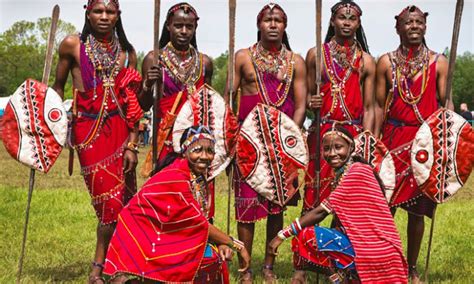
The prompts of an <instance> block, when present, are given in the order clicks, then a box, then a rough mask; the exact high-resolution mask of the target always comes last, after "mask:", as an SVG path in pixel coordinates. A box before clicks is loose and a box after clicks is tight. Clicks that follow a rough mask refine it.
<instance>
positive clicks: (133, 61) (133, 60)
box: [126, 50, 138, 69]
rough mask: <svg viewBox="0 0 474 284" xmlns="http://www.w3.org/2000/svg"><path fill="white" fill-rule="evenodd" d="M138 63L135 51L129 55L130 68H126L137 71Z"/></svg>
mask: <svg viewBox="0 0 474 284" xmlns="http://www.w3.org/2000/svg"><path fill="white" fill-rule="evenodd" d="M137 63H138V59H137V53H136V52H135V50H133V51H131V52H130V53H129V54H128V66H126V67H129V68H133V69H137Z"/></svg>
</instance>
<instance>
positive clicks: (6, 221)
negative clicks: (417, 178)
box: [0, 147, 474, 283]
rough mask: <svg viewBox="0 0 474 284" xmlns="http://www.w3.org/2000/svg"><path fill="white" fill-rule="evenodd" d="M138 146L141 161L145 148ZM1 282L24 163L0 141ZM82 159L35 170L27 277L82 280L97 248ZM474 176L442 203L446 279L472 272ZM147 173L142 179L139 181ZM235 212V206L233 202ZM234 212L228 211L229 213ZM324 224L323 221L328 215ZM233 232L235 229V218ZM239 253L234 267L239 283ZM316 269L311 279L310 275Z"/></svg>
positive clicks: (281, 262)
mask: <svg viewBox="0 0 474 284" xmlns="http://www.w3.org/2000/svg"><path fill="white" fill-rule="evenodd" d="M145 152H146V151H142V153H141V154H140V161H143V160H144V154H145ZM0 163H1V165H2V166H1V168H0V181H1V184H0V225H1V226H0V256H1V257H0V283H13V282H14V281H15V278H16V272H17V267H18V258H19V255H20V246H21V240H22V234H23V224H24V218H25V213H24V211H25V206H26V200H27V192H28V190H27V188H28V177H29V169H28V168H26V167H24V166H22V165H20V164H19V163H17V162H16V161H14V160H13V159H11V158H10V157H9V156H8V154H6V152H5V150H4V148H3V147H0ZM78 172H79V165H78V163H77V158H76V164H75V173H74V174H73V176H71V177H70V176H69V175H68V174H67V152H64V153H63V154H62V155H61V157H60V158H59V160H58V161H57V163H56V165H55V166H54V167H53V169H52V170H51V172H50V173H48V174H47V175H44V174H40V173H37V174H36V183H35V191H34V193H33V201H32V204H31V211H30V224H29V230H28V240H27V249H26V255H25V262H24V268H23V278H22V280H23V282H24V283H44V282H49V283H53V282H54V283H58V282H62V283H85V282H86V279H87V275H88V273H89V269H90V262H91V260H92V256H93V253H94V248H95V227H96V224H97V223H96V222H97V221H96V217H95V214H94V211H93V209H92V206H91V205H90V199H89V194H88V192H87V190H86V188H85V185H84V182H83V180H82V177H81V176H80V175H79V173H78ZM473 180H474V179H473V178H471V179H470V181H469V182H468V184H467V186H466V187H465V188H463V189H462V190H461V191H460V192H459V193H458V195H456V196H455V197H454V199H453V200H451V201H449V202H447V203H446V204H443V205H441V206H439V208H438V212H437V217H436V226H435V234H434V241H433V247H432V255H431V261H430V280H431V281H433V282H437V283H438V282H445V283H453V282H455V283H470V282H472V280H471V279H473V278H474V257H473V255H474V219H473V218H472V216H474V207H473V206H472V202H473V200H474V192H473V188H474V181H473ZM143 182H144V180H143V179H139V184H143ZM226 188H227V178H226V177H225V175H224V176H219V177H218V180H217V189H218V193H217V196H216V206H217V210H216V212H217V214H216V225H217V226H218V227H219V228H221V229H222V230H223V231H225V230H226V216H227V213H226V212H227V209H226V208H227V191H226V190H227V189H226ZM299 212H300V207H292V208H290V209H289V210H288V211H287V212H286V214H285V224H288V223H289V222H290V221H291V220H293V219H294V218H296V217H297V216H298V215H299ZM231 213H232V216H233V215H234V210H233V207H232V210H231ZM231 220H233V217H232V218H231ZM396 223H397V226H398V229H399V231H400V232H401V237H402V240H403V243H404V245H405V244H406V234H405V231H406V213H405V212H404V211H403V210H399V212H398V213H397V216H396ZM326 224H327V222H326ZM429 225H430V222H429V221H427V222H426V231H425V241H424V242H423V246H422V251H421V253H420V258H419V270H420V272H423V269H424V263H425V257H426V249H427V243H428V242H427V240H428V232H429ZM231 234H232V235H234V236H236V235H237V234H236V225H235V222H234V221H232V222H231ZM264 242H265V221H262V222H258V223H257V225H256V234H255V241H254V249H253V259H252V268H253V270H254V274H255V276H256V283H262V282H263V281H262V278H261V275H260V268H261V267H262V264H263V257H264ZM274 269H275V271H276V273H277V274H278V276H279V278H280V283H289V279H290V278H291V274H292V254H291V252H290V242H289V241H288V242H287V243H285V244H284V245H283V246H282V248H281V249H280V254H279V256H278V259H277V263H276V265H275V268H274ZM237 277H238V274H237V261H236V259H234V261H233V263H232V267H231V279H232V282H233V283H236V279H237ZM314 279H315V276H314V274H311V275H310V279H309V283H314V282H315V281H314Z"/></svg>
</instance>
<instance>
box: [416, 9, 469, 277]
mask: <svg viewBox="0 0 474 284" xmlns="http://www.w3.org/2000/svg"><path fill="white" fill-rule="evenodd" d="M463 7H464V0H457V3H456V12H455V14H454V26H453V37H452V39H451V49H450V50H449V65H448V77H447V81H446V95H445V99H446V102H445V104H444V107H445V108H448V106H449V105H450V103H451V90H452V86H453V77H454V65H455V63H456V52H457V48H458V40H459V29H460V28H461V18H462V10H463ZM435 216H436V207H435V208H434V210H433V218H432V219H431V226H430V237H429V240H428V253H427V255H426V264H425V273H424V277H423V281H424V282H428V273H429V264H430V256H431V243H432V241H433V232H434V224H435Z"/></svg>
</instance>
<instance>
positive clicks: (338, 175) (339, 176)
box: [331, 157, 353, 190]
mask: <svg viewBox="0 0 474 284" xmlns="http://www.w3.org/2000/svg"><path fill="white" fill-rule="evenodd" d="M352 164H353V160H352V157H350V158H349V160H348V161H347V162H346V163H345V164H344V166H342V167H340V168H338V169H334V180H333V181H332V183H331V186H332V190H335V189H336V187H337V186H338V185H339V184H340V183H341V182H342V180H343V179H344V176H345V175H346V174H347V172H348V169H349V168H350V167H351V166H352Z"/></svg>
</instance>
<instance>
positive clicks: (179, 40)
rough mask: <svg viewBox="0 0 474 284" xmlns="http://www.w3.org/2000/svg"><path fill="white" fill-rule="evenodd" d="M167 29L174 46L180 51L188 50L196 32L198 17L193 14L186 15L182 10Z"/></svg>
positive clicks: (172, 19)
mask: <svg viewBox="0 0 474 284" xmlns="http://www.w3.org/2000/svg"><path fill="white" fill-rule="evenodd" d="M166 27H167V29H168V31H169V32H170V40H171V43H172V44H173V46H174V47H175V48H176V49H178V50H183V51H184V50H187V49H188V48H189V44H190V43H191V40H192V38H193V35H194V33H195V32H196V27H197V22H196V16H195V15H194V14H193V13H185V12H184V10H182V9H180V10H177V11H176V12H174V14H173V16H171V18H170V20H169V22H168V25H167V26H166Z"/></svg>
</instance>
